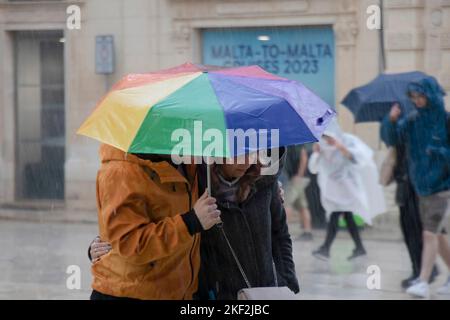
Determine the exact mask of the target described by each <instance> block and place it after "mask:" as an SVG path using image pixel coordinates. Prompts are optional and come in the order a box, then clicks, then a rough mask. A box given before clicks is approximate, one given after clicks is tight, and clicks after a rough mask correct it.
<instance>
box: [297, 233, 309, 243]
mask: <svg viewBox="0 0 450 320" xmlns="http://www.w3.org/2000/svg"><path fill="white" fill-rule="evenodd" d="M295 240H296V241H313V235H312V233H311V232H303V233H302V234H301V235H299V236H298V237H297V238H295Z"/></svg>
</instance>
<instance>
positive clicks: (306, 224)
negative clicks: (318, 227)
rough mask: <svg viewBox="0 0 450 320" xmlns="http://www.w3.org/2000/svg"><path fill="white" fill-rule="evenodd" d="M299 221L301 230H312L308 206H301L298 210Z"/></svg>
mask: <svg viewBox="0 0 450 320" xmlns="http://www.w3.org/2000/svg"><path fill="white" fill-rule="evenodd" d="M299 211H300V221H301V222H302V225H303V231H304V232H309V233H311V232H312V227H311V213H310V212H309V209H308V208H301V209H300V210H299Z"/></svg>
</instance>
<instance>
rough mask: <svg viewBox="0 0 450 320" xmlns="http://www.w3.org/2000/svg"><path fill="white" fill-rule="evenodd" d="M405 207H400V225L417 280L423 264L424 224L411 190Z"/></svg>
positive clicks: (413, 273)
mask: <svg viewBox="0 0 450 320" xmlns="http://www.w3.org/2000/svg"><path fill="white" fill-rule="evenodd" d="M405 200H406V201H405V203H404V205H403V206H400V207H399V209H400V225H401V229H402V233H403V237H404V240H405V244H406V247H407V249H408V253H409V257H410V259H411V265H412V275H413V277H414V278H417V277H418V276H419V273H420V266H421V262H422V246H423V243H422V232H423V230H422V223H421V221H420V213H419V205H418V203H417V197H416V195H415V194H414V192H413V190H412V189H410V192H409V194H408V195H407V197H406V199H405Z"/></svg>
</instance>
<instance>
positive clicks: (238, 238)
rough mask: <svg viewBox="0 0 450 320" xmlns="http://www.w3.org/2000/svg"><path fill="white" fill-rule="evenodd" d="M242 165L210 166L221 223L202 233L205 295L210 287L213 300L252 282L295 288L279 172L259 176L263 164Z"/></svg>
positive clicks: (230, 295) (227, 297) (225, 297)
mask: <svg viewBox="0 0 450 320" xmlns="http://www.w3.org/2000/svg"><path fill="white" fill-rule="evenodd" d="M238 166H240V165H235V164H233V165H226V164H225V165H215V166H214V167H213V168H212V181H213V185H212V195H214V197H216V199H217V205H218V208H219V210H220V211H221V219H222V222H223V223H222V224H221V225H216V226H214V227H213V228H211V229H210V230H208V231H205V232H203V233H202V241H201V261H202V267H201V271H200V274H201V275H200V277H201V276H202V275H203V277H204V278H203V280H204V281H205V283H204V284H203V285H204V286H203V288H201V290H203V293H202V295H203V298H205V289H206V290H207V292H208V293H207V294H208V297H209V298H210V299H219V300H234V299H236V298H237V293H238V291H239V290H240V289H243V288H247V287H249V286H251V287H273V286H287V287H288V288H290V289H291V290H292V291H293V292H294V293H297V292H299V284H298V280H297V277H296V273H295V265H294V261H293V258H292V241H291V237H290V235H289V231H288V226H287V223H286V213H285V210H284V207H283V204H282V201H281V198H280V192H279V186H278V179H277V175H270V176H264V175H261V174H260V166H259V164H254V165H251V166H249V167H247V169H246V170H243V169H242V170H241V171H239V167H238ZM244 169H245V165H244ZM242 172H245V174H244V175H242V174H241V173H242ZM228 241H229V243H230V245H231V248H232V249H233V251H234V254H235V255H236V257H237V259H238V260H239V262H240V264H241V266H242V269H243V273H242V272H241V271H240V270H239V267H238V265H237V263H236V261H235V258H234V257H233V252H232V250H231V249H230V246H229V245H228ZM246 278H247V279H246ZM199 281H200V284H201V282H202V280H199Z"/></svg>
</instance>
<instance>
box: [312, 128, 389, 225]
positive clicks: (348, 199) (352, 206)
mask: <svg viewBox="0 0 450 320" xmlns="http://www.w3.org/2000/svg"><path fill="white" fill-rule="evenodd" d="M324 134H325V135H327V136H331V137H333V138H334V139H336V140H337V141H339V142H340V143H341V144H343V145H344V146H345V147H346V148H347V150H348V151H349V152H350V153H351V154H352V157H353V159H352V160H350V159H348V158H346V157H344V155H343V154H342V153H341V151H339V150H338V149H337V148H336V147H334V146H330V145H329V144H328V143H327V142H326V141H325V140H324V139H323V138H322V139H321V140H320V142H319V144H320V153H317V152H314V153H313V154H312V155H311V157H310V160H309V164H308V166H309V170H310V171H311V172H312V173H317V174H318V183H319V187H320V198H321V203H322V206H323V207H324V209H325V211H326V213H327V218H329V217H330V214H331V213H332V212H343V211H350V212H353V213H354V214H357V215H359V216H360V217H361V218H363V219H364V221H365V222H366V223H367V224H372V218H374V217H375V216H376V215H378V214H381V213H383V212H385V211H386V203H385V199H384V194H383V188H382V186H381V185H380V184H379V183H378V170H377V167H376V164H375V162H374V160H373V151H372V150H371V149H370V148H369V147H368V146H367V145H366V144H365V143H364V142H362V141H361V140H360V139H359V138H357V137H356V136H354V135H352V134H348V133H344V132H342V131H341V130H340V128H339V126H338V124H337V123H336V122H333V123H331V124H330V126H329V127H328V129H327V130H326V131H325V133H324Z"/></svg>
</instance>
